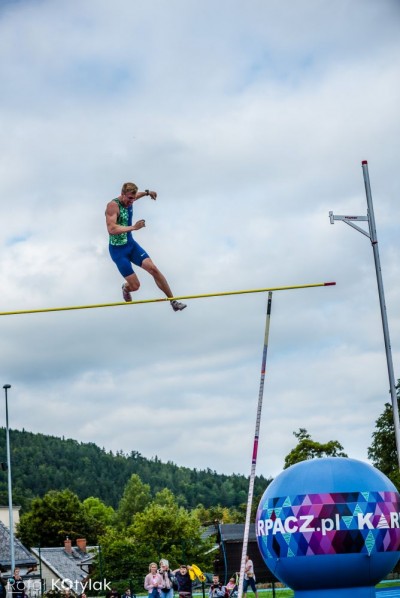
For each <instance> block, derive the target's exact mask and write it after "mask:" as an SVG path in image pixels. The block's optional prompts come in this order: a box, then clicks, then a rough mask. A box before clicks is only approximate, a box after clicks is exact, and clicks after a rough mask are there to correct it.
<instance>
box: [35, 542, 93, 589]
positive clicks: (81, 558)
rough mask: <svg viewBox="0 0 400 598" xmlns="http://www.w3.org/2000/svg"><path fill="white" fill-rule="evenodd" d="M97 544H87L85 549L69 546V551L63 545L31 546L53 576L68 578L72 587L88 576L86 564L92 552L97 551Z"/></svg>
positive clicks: (91, 557)
mask: <svg viewBox="0 0 400 598" xmlns="http://www.w3.org/2000/svg"><path fill="white" fill-rule="evenodd" d="M97 550H98V547H97V546H88V547H87V548H86V551H83V550H80V548H78V547H71V551H70V552H69V551H67V550H65V548H64V547H61V546H60V547H56V548H40V550H39V548H32V552H33V554H34V555H35V556H37V557H38V558H40V559H42V562H43V563H44V564H45V565H47V567H48V568H49V569H51V570H52V571H53V572H54V576H55V578H58V579H61V580H63V579H69V580H71V581H72V583H73V588H75V587H76V586H78V583H77V582H83V581H85V580H86V579H87V576H88V566H89V565H90V564H91V562H92V559H93V552H97Z"/></svg>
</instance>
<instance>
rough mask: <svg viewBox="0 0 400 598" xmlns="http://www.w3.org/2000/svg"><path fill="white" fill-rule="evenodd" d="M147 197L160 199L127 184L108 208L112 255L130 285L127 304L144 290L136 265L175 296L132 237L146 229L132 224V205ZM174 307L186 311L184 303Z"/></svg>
mask: <svg viewBox="0 0 400 598" xmlns="http://www.w3.org/2000/svg"><path fill="white" fill-rule="evenodd" d="M146 196H150V197H151V199H154V200H155V199H157V193H156V192H155V191H149V190H148V189H146V190H145V191H139V190H138V187H137V185H135V183H124V184H123V185H122V189H121V195H120V196H119V197H117V198H116V199H113V200H111V201H110V202H109V203H108V204H107V208H106V223H107V230H108V233H109V235H110V244H109V250H110V255H111V259H112V260H113V262H115V264H116V266H117V268H118V270H119V271H120V273H121V274H122V276H123V277H124V278H125V281H126V282H124V284H123V285H122V296H123V298H124V300H125V301H127V302H129V301H132V296H131V293H133V292H134V291H137V290H138V289H139V287H140V282H139V279H138V277H137V275H136V274H135V272H134V270H133V268H132V264H134V265H135V266H139V267H140V268H143V270H146V272H148V273H149V274H151V275H152V277H153V278H154V281H155V283H156V285H157V286H158V288H159V289H161V290H162V291H163V293H164V294H165V295H166V296H167V297H168V298H169V297H173V296H174V295H173V293H172V291H171V288H170V286H169V284H168V282H167V279H166V278H165V276H164V275H163V274H161V272H160V270H159V269H158V268H157V266H155V265H154V264H153V261H152V260H151V258H150V256H149V255H148V253H146V251H145V250H144V249H143V248H142V247H140V245H139V244H138V243H136V241H135V240H134V238H133V237H132V231H134V230H140V229H141V228H143V227H144V226H146V223H145V221H144V220H138V221H137V222H135V224H132V204H133V202H134V201H137V200H138V199H140V198H141V197H146ZM170 303H171V307H172V309H173V310H174V311H182V309H185V307H186V304H185V303H181V302H180V301H176V300H173V301H171V302H170Z"/></svg>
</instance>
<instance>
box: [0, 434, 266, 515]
mask: <svg viewBox="0 0 400 598" xmlns="http://www.w3.org/2000/svg"><path fill="white" fill-rule="evenodd" d="M10 446H11V468H12V488H13V503H14V504H20V505H21V506H22V507H23V508H24V507H27V506H28V504H29V500H30V499H31V498H34V497H36V496H39V497H42V496H44V494H46V492H48V491H49V490H64V489H66V488H69V489H70V490H72V491H73V492H74V493H75V494H77V495H78V497H79V498H80V500H84V499H85V498H87V497H88V496H96V497H98V498H100V499H101V500H102V501H103V502H105V503H106V504H107V505H111V506H112V507H114V508H116V507H117V506H118V503H119V500H120V498H121V496H122V493H123V490H124V487H125V484H126V483H127V481H128V480H129V478H130V476H131V475H132V474H133V473H136V474H138V475H139V476H140V478H141V479H142V481H143V482H144V483H146V484H149V486H150V488H151V491H152V493H153V494H155V493H156V492H158V491H159V490H162V489H163V488H169V489H170V490H171V491H172V492H173V493H174V494H175V495H176V497H177V498H178V500H179V501H180V503H181V504H182V505H183V506H185V507H188V508H191V507H195V506H197V505H198V504H200V503H201V504H203V505H204V506H205V507H210V506H215V505H217V504H220V505H222V506H226V507H232V506H236V507H237V506H239V505H240V504H242V503H245V502H246V501H247V494H248V479H247V478H246V477H245V476H243V475H237V474H233V475H223V474H218V473H216V472H215V471H212V470H211V469H206V470H197V469H189V468H188V467H179V466H178V465H176V464H175V463H172V462H170V461H168V462H167V463H162V462H161V461H160V460H159V459H158V458H157V457H154V458H153V459H146V458H145V457H143V456H142V455H141V454H140V453H138V452H136V451H132V452H131V453H130V454H129V455H127V454H124V453H122V452H117V453H116V454H114V453H112V452H111V451H109V452H107V451H105V449H104V448H99V447H98V446H97V445H96V444H94V443H92V442H88V443H83V442H78V441H76V440H72V439H70V438H68V439H66V438H57V437H55V436H47V435H44V434H33V433H32V432H26V431H25V430H22V431H19V430H10ZM0 461H2V462H6V461H7V452H6V431H5V428H0ZM268 482H269V480H267V479H266V478H264V477H262V476H261V477H257V478H256V482H255V486H254V495H255V496H257V495H260V494H262V492H263V491H264V490H265V488H266V486H267V484H268ZM7 492H8V489H7V473H6V472H5V471H0V503H2V504H7V502H8V498H7Z"/></svg>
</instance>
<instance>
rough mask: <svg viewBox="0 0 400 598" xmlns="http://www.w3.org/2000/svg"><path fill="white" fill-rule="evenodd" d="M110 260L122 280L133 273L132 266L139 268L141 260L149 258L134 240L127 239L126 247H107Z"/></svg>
mask: <svg viewBox="0 0 400 598" xmlns="http://www.w3.org/2000/svg"><path fill="white" fill-rule="evenodd" d="M108 249H109V251H110V255H111V259H112V261H113V262H114V263H115V265H116V266H117V268H118V270H119V271H120V273H121V274H122V276H123V277H124V278H126V277H127V276H130V275H131V274H133V273H134V271H133V268H132V264H135V266H141V265H142V263H143V260H145V259H146V258H148V257H150V256H149V254H148V253H146V251H145V250H144V249H143V247H140V245H139V243H136V241H135V240H134V239H132V238H131V239H128V242H127V244H126V245H109V246H108Z"/></svg>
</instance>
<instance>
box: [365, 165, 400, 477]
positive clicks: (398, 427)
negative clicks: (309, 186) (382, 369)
mask: <svg viewBox="0 0 400 598" xmlns="http://www.w3.org/2000/svg"><path fill="white" fill-rule="evenodd" d="M361 165H362V170H363V175H364V184H365V193H366V196H367V206H368V226H369V234H370V239H371V245H372V250H373V252H374V260H375V270H376V280H377V283H378V294H379V304H380V307H381V318H382V327H383V337H384V340H385V351H386V363H387V370H388V374H389V385H390V395H391V398H392V408H393V421H394V431H395V438H396V448H397V461H398V465H399V469H400V424H399V408H398V402H397V394H396V384H395V378H394V370H393V359H392V348H391V344H390V335H389V325H388V319H387V312H386V303H385V293H384V290H383V279H382V270H381V262H380V259H379V249H378V239H377V235H376V226H375V215H374V207H373V204H372V195H371V185H370V182H369V173H368V162H367V160H363V161H362V163H361Z"/></svg>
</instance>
